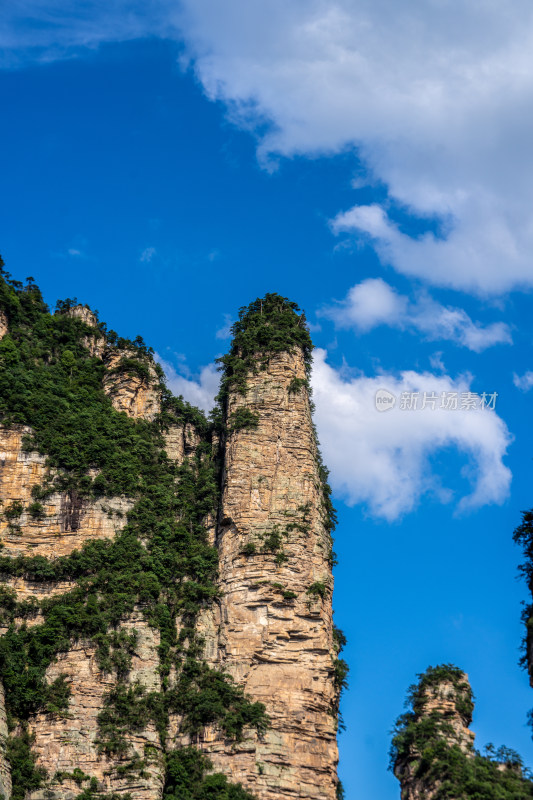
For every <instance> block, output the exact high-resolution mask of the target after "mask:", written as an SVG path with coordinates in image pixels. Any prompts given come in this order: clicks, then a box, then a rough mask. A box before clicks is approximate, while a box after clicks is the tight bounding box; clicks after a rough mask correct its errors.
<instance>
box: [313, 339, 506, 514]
mask: <svg viewBox="0 0 533 800" xmlns="http://www.w3.org/2000/svg"><path fill="white" fill-rule="evenodd" d="M326 355H327V354H326V352H325V351H324V350H315V357H314V366H313V374H312V385H313V393H314V400H315V403H316V423H317V428H318V434H319V439H320V443H321V447H322V450H323V453H324V459H325V462H326V463H327V464H328V466H329V467H330V469H331V481H332V486H333V489H334V491H335V492H337V493H339V494H340V495H341V496H342V497H344V498H345V499H346V501H347V502H348V503H349V504H357V503H362V504H364V505H365V507H366V508H367V509H368V511H369V512H370V513H371V514H372V515H374V516H377V517H383V518H385V519H387V520H394V519H396V518H398V517H400V516H402V515H403V514H406V513H407V512H409V511H412V510H413V509H414V508H415V507H416V505H417V504H418V502H419V500H420V499H421V497H422V496H424V495H432V496H434V497H436V498H437V500H439V501H440V502H443V503H446V502H450V501H451V499H452V493H451V490H450V489H449V488H447V487H445V486H443V485H442V483H441V478H440V477H439V475H438V474H437V472H436V471H435V470H436V468H435V467H434V466H433V465H432V464H431V460H430V459H431V457H432V456H433V455H434V454H435V453H436V452H438V451H440V450H443V449H445V448H450V447H455V448H456V449H457V450H458V451H459V452H460V453H461V454H463V455H464V457H465V466H464V467H463V470H462V475H463V477H464V478H465V479H466V481H468V482H469V484H470V489H471V491H470V493H469V494H467V495H466V496H464V497H462V498H461V499H460V500H459V502H458V505H457V508H458V510H459V511H467V510H470V509H474V508H477V507H479V506H482V505H485V504H491V503H502V502H503V501H504V500H505V498H506V497H507V495H508V491H509V486H510V481H511V473H510V470H509V469H508V468H507V467H506V466H505V465H504V463H503V457H504V456H505V453H506V449H507V446H508V445H509V443H510V441H511V436H510V434H509V431H508V430H507V427H506V425H505V423H504V422H503V420H502V419H501V418H500V417H498V415H497V413H496V412H495V411H493V410H487V409H484V410H479V409H478V410H475V411H461V410H456V411H452V410H444V409H439V408H435V409H434V410H432V409H431V408H426V409H424V410H416V411H408V410H401V409H400V408H399V403H397V404H396V406H395V407H394V408H392V409H390V410H388V411H386V412H379V411H377V410H376V407H375V395H376V392H377V390H378V389H388V390H389V391H390V392H392V393H393V394H394V395H395V396H396V397H400V395H401V393H402V392H420V393H421V396H422V395H423V392H428V393H431V392H435V393H436V394H437V395H439V396H440V395H441V393H442V392H459V393H461V392H468V391H469V390H470V382H471V378H470V376H462V377H460V378H458V379H456V380H453V379H452V378H451V377H450V376H448V375H433V374H431V373H429V372H423V373H416V372H413V371H407V372H403V373H401V374H400V375H399V376H394V375H391V374H385V373H384V374H382V375H379V376H377V377H366V376H356V377H351V378H345V377H344V376H343V374H341V373H340V372H339V371H336V370H335V369H333V368H332V367H331V366H330V365H328V363H327V362H326ZM437 405H438V403H437Z"/></svg>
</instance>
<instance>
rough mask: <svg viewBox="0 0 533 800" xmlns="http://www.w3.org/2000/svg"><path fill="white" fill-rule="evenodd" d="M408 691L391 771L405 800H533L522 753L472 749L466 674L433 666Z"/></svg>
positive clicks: (490, 748)
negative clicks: (479, 799) (405, 709)
mask: <svg viewBox="0 0 533 800" xmlns="http://www.w3.org/2000/svg"><path fill="white" fill-rule="evenodd" d="M418 678H419V681H418V683H417V684H414V685H413V686H411V687H410V689H409V693H408V706H409V710H408V712H407V713H406V714H403V715H402V716H401V717H399V719H398V721H397V723H396V728H395V732H394V738H393V741H392V747H391V768H392V769H393V771H394V774H395V775H396V777H397V778H398V780H399V781H400V785H401V798H402V800H444V799H445V798H453V800H469V798H474V797H476V798H477V797H479V798H484V800H492V799H494V800H497V798H500V799H501V800H518V799H519V798H524V800H525V798H529V797H533V783H532V782H531V780H530V779H529V778H528V776H527V775H526V773H525V771H523V769H522V761H521V759H520V756H519V755H518V753H516V752H514V751H513V750H511V749H509V748H506V747H500V748H498V749H497V750H496V749H495V748H494V747H493V746H492V745H489V746H488V747H487V748H486V751H485V754H484V755H481V754H480V753H479V752H478V751H477V750H475V749H474V738H475V736H474V733H473V732H472V731H471V730H470V727H469V726H470V723H471V721H472V712H473V709H474V704H473V695H472V690H471V688H470V683H469V681H468V676H467V675H466V674H465V673H464V672H462V670H460V669H459V668H457V667H455V666H453V665H451V664H444V665H441V666H438V667H429V668H428V669H427V670H426V672H425V673H423V674H422V675H419V676H418Z"/></svg>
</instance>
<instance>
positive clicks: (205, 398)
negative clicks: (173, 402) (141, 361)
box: [154, 353, 220, 413]
mask: <svg viewBox="0 0 533 800" xmlns="http://www.w3.org/2000/svg"><path fill="white" fill-rule="evenodd" d="M154 357H155V360H156V361H157V363H158V364H161V366H162V367H163V370H164V372H165V375H166V378H167V386H168V388H169V389H170V390H171V392H172V393H173V394H175V395H182V396H183V397H184V399H185V400H187V401H188V402H189V403H191V404H192V405H193V406H197V407H198V408H201V409H202V411H205V412H206V413H208V412H209V411H211V409H212V408H213V406H214V405H215V395H216V394H217V393H218V388H219V384H220V373H219V372H218V370H217V368H216V366H215V365H214V364H209V365H207V366H206V367H202V369H201V370H200V374H199V376H198V378H197V379H194V378H192V377H190V376H188V377H185V376H184V375H180V373H179V372H177V370H176V369H175V367H174V366H173V365H172V364H171V363H170V362H169V361H165V359H163V358H161V356H160V355H158V354H157V353H156V354H155V356H154ZM184 371H186V370H185V369H184Z"/></svg>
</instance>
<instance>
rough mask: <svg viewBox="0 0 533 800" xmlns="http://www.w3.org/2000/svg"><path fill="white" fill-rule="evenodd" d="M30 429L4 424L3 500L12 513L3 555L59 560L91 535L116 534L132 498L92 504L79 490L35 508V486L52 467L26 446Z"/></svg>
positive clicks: (3, 528) (2, 525)
mask: <svg viewBox="0 0 533 800" xmlns="http://www.w3.org/2000/svg"><path fill="white" fill-rule="evenodd" d="M30 433H31V430H30V428H27V427H23V426H21V425H19V426H13V427H11V428H2V427H1V426H0V493H1V498H0V499H1V500H2V503H3V510H4V512H5V511H6V510H7V511H8V516H6V514H5V513H4V515H3V517H2V518H0V541H1V542H2V544H3V550H2V552H3V554H4V555H10V556H37V555H40V556H46V557H47V558H57V557H59V556H64V555H68V554H69V553H71V552H72V551H73V550H74V549H76V548H80V547H81V546H82V545H83V543H84V542H85V541H87V540H88V539H111V538H113V536H114V535H115V534H116V532H117V531H118V530H120V529H121V528H122V527H123V526H124V524H125V522H126V513H127V512H128V511H129V509H130V508H131V506H132V501H131V500H129V499H128V498H102V499H101V500H95V501H94V502H89V501H87V500H86V499H82V498H80V497H79V496H78V495H77V494H76V493H75V492H74V491H69V492H55V493H54V494H52V495H51V496H50V497H48V498H47V499H46V500H45V501H43V503H41V506H42V508H41V509H40V510H39V512H38V513H37V512H36V511H35V509H36V506H35V504H34V499H33V496H32V489H34V487H37V486H40V485H41V484H43V483H44V482H45V481H46V480H47V479H48V478H49V477H50V474H51V470H50V468H49V467H48V466H47V464H46V458H45V457H44V456H41V455H39V453H35V452H26V451H25V450H24V449H23V447H22V440H23V438H24V436H25V435H26V436H27V435H28V434H30ZM10 509H11V510H10ZM17 509H18V510H20V514H17V513H16V512H17Z"/></svg>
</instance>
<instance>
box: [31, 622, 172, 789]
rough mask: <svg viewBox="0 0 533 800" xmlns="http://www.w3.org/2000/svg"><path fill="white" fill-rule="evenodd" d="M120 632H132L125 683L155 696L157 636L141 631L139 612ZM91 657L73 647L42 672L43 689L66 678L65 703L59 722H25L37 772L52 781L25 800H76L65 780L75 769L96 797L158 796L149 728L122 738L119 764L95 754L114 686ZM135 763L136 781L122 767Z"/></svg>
mask: <svg viewBox="0 0 533 800" xmlns="http://www.w3.org/2000/svg"><path fill="white" fill-rule="evenodd" d="M121 630H122V631H125V632H127V633H131V632H132V631H133V630H135V631H136V632H137V642H136V645H135V652H134V653H133V657H132V664H131V672H130V676H131V677H130V683H137V684H140V685H141V686H143V687H145V688H146V689H147V690H148V691H153V690H155V691H157V690H159V688H160V676H159V673H158V666H159V660H158V655H157V647H158V645H159V638H158V635H157V632H156V631H154V630H153V629H152V628H149V627H148V626H147V625H146V622H145V621H144V619H143V617H142V614H140V613H139V612H136V613H134V614H133V615H132V616H131V617H130V618H129V619H128V620H126V621H125V623H124V624H123V625H122V626H121ZM95 651H96V648H95V646H94V644H91V643H90V642H86V641H80V642H76V643H73V645H72V647H71V649H70V650H69V651H68V652H67V653H64V654H61V655H59V656H58V658H57V660H56V662H55V663H54V664H52V665H51V666H50V668H49V669H48V671H47V676H46V677H47V680H48V682H49V683H52V682H53V681H54V680H56V679H57V678H59V677H60V676H66V680H67V682H68V685H69V688H70V700H69V708H68V714H67V715H66V716H65V717H61V716H56V715H50V714H47V713H44V712H41V713H38V714H36V715H35V716H34V717H33V718H32V719H31V720H30V733H31V734H33V736H34V744H33V751H34V753H35V755H36V760H37V766H39V767H43V768H44V769H46V771H47V773H48V775H49V776H50V777H51V778H52V780H51V782H50V783H49V784H48V786H47V787H46V789H41V790H38V791H36V792H32V793H31V795H30V798H31V800H53V798H64V800H70V798H75V797H77V796H78V795H79V793H80V788H79V786H78V785H77V784H76V783H75V781H74V780H73V778H72V777H70V776H72V775H73V773H74V770H76V769H78V770H80V769H81V770H82V772H83V773H85V774H86V775H90V776H91V777H92V778H96V779H97V781H98V791H100V792H117V793H121V792H129V793H130V794H131V795H132V797H135V798H136V800H155V799H156V798H158V797H160V796H161V793H162V788H163V781H164V765H163V763H162V755H161V753H162V748H161V742H160V739H159V736H158V734H157V731H156V729H155V726H154V724H153V723H150V722H148V721H147V723H146V727H144V728H143V729H142V730H139V731H136V732H135V733H134V734H133V735H130V736H128V737H127V750H126V752H125V753H124V755H123V756H122V757H121V758H116V757H113V756H109V755H106V754H105V753H102V752H101V748H100V747H99V730H98V715H99V713H100V712H101V711H102V708H103V706H104V696H105V695H106V693H107V692H109V691H111V690H112V689H113V686H114V683H115V681H114V678H113V676H112V675H110V674H108V675H106V674H103V673H102V671H101V670H100V668H99V666H98V663H97V659H96V655H95ZM136 758H137V759H138V760H143V761H145V766H144V768H143V770H142V775H135V772H130V773H128V770H127V769H124V767H125V765H126V764H127V763H128V761H129V762H131V761H132V760H134V759H136ZM30 798H28V800H30Z"/></svg>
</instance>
